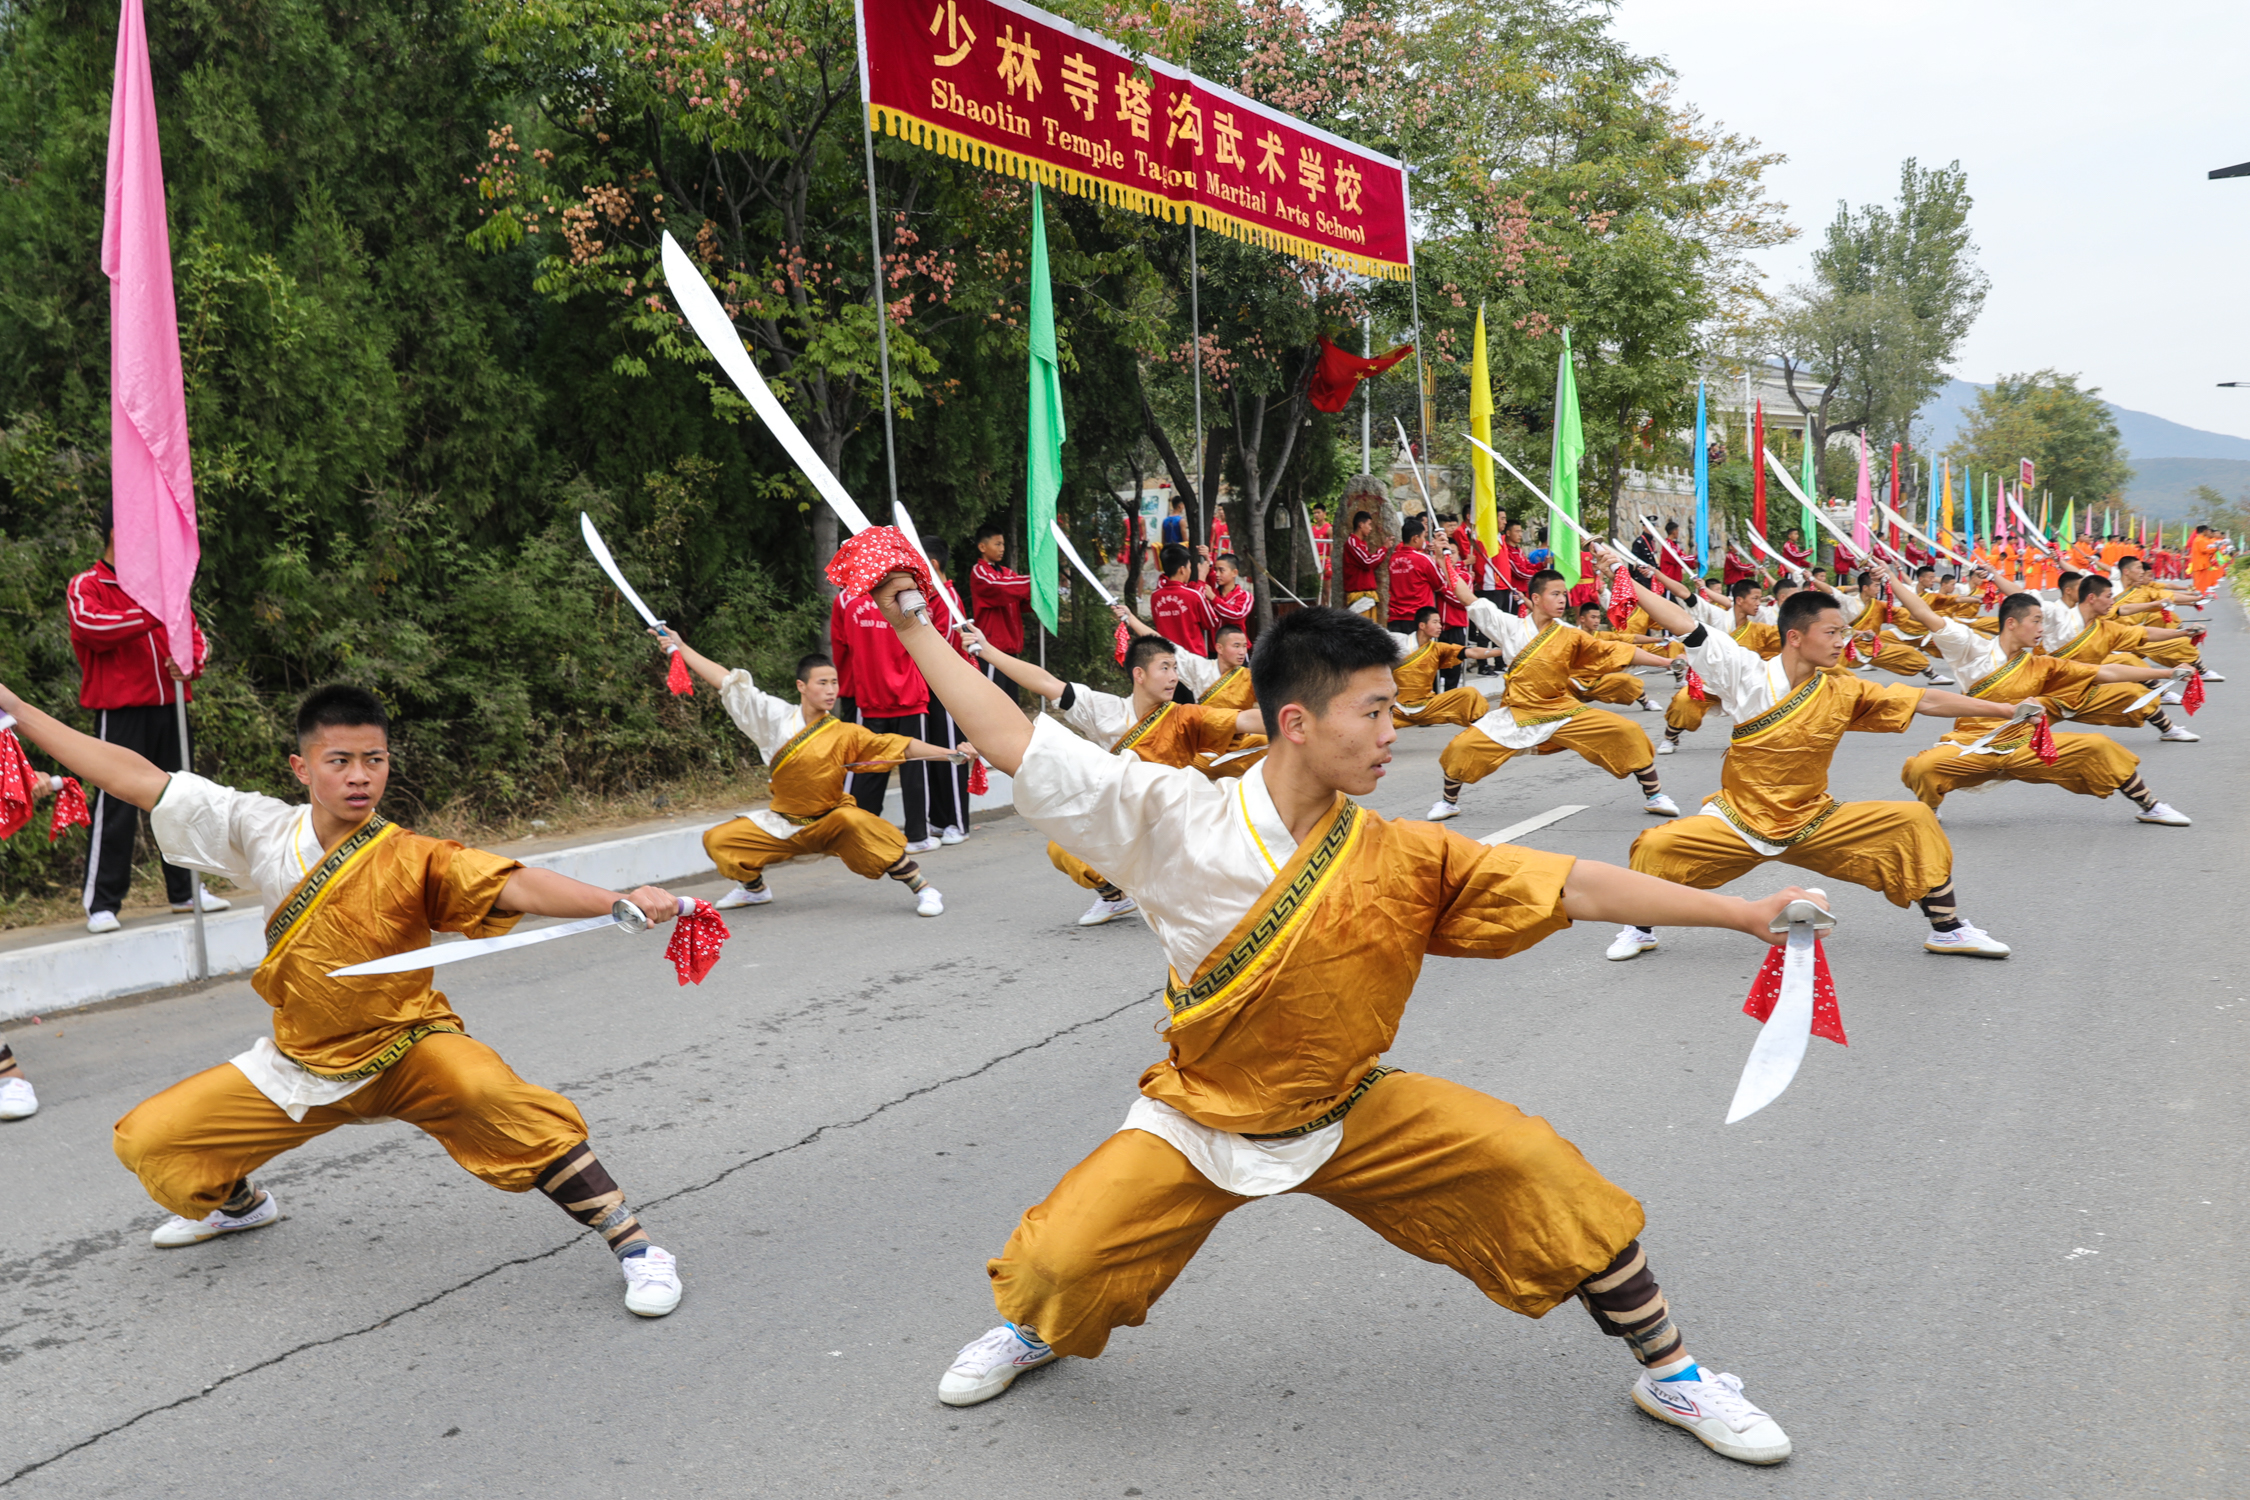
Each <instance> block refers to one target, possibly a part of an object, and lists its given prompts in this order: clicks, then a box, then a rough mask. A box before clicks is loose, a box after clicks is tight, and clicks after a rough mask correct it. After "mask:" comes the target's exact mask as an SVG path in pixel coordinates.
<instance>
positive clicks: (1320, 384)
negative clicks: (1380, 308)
mask: <svg viewBox="0 0 2250 1500" xmlns="http://www.w3.org/2000/svg"><path fill="white" fill-rule="evenodd" d="M1413 352H1414V346H1413V345H1412V344H1401V345H1399V346H1398V347H1397V348H1396V349H1393V350H1391V351H1390V352H1389V353H1388V354H1378V355H1376V356H1375V357H1374V358H1373V359H1366V358H1362V357H1361V356H1360V355H1357V354H1346V353H1345V352H1344V351H1343V350H1341V349H1339V348H1337V347H1336V346H1335V344H1333V343H1332V342H1330V341H1329V338H1328V335H1327V334H1325V333H1324V334H1322V335H1321V336H1320V364H1319V366H1318V367H1317V368H1316V369H1315V370H1314V371H1313V378H1312V392H1311V396H1310V399H1311V401H1312V404H1313V406H1314V407H1315V408H1316V409H1317V410H1320V411H1342V410H1343V409H1344V406H1345V403H1347V402H1349V401H1350V400H1351V399H1352V392H1353V391H1355V390H1357V389H1358V388H1359V383H1360V382H1361V381H1362V380H1365V379H1367V378H1368V377H1369V376H1371V375H1380V374H1382V373H1383V372H1384V371H1385V370H1388V369H1389V368H1390V367H1391V366H1392V365H1395V364H1397V363H1398V362H1399V361H1400V360H1402V359H1404V358H1406V356H1408V355H1409V354H1412V353H1413Z"/></svg>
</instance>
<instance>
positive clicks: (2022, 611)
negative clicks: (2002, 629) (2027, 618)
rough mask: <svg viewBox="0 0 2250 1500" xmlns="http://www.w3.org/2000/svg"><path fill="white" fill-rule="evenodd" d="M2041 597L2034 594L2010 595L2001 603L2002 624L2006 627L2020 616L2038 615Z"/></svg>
mask: <svg viewBox="0 0 2250 1500" xmlns="http://www.w3.org/2000/svg"><path fill="white" fill-rule="evenodd" d="M2038 610H2039V596H2038V595H2037V594H2033V593H2028V592H2026V593H2021V594H2010V595H2009V596H2008V597H2007V598H2005V599H2003V600H2001V601H2000V623H2001V624H2002V625H2006V624H2007V623H2008V622H2009V621H2010V620H2013V619H2014V618H2016V616H2018V615H2028V614H2036V613H2037V612H2038Z"/></svg>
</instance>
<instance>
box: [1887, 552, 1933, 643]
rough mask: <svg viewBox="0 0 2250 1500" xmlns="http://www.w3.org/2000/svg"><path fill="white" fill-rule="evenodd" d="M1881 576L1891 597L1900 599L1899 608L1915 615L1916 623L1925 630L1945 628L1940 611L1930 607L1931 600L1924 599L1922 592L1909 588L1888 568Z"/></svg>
mask: <svg viewBox="0 0 2250 1500" xmlns="http://www.w3.org/2000/svg"><path fill="white" fill-rule="evenodd" d="M1881 577H1882V580H1883V582H1884V583H1885V584H1886V585H1887V586H1888V587H1889V588H1890V591H1891V597H1892V598H1893V599H1896V600H1897V601H1898V604H1899V608H1901V609H1903V610H1905V611H1906V612H1907V613H1908V614H1910V615H1912V616H1913V617H1914V623H1915V624H1917V625H1919V626H1921V627H1922V629H1923V630H1924V631H1925V632H1927V631H1933V630H1943V629H1944V628H1945V621H1943V620H1941V619H1939V618H1938V612H1937V611H1936V610H1934V609H1932V608H1930V602H1929V600H1927V599H1924V598H1923V597H1922V596H1921V595H1920V594H1917V593H1915V592H1914V590H1912V589H1911V588H1908V587H1907V586H1906V584H1905V582H1904V581H1903V580H1901V579H1900V578H1899V576H1898V574H1896V573H1893V572H1891V571H1890V570H1889V569H1887V568H1886V569H1885V570H1884V571H1883V573H1882V574H1881Z"/></svg>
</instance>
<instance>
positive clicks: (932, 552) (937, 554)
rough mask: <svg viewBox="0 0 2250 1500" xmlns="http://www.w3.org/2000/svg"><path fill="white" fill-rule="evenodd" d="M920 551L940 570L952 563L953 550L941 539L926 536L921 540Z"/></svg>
mask: <svg viewBox="0 0 2250 1500" xmlns="http://www.w3.org/2000/svg"><path fill="white" fill-rule="evenodd" d="M922 550H923V551H924V552H926V553H928V554H929V558H930V561H931V562H934V563H936V564H937V565H938V566H939V567H941V568H942V567H944V566H945V565H946V564H947V563H949V562H951V561H953V549H952V548H951V547H948V546H946V545H945V539H944V538H943V537H934V536H926V537H924V538H922Z"/></svg>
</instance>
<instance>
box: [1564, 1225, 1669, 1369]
mask: <svg viewBox="0 0 2250 1500" xmlns="http://www.w3.org/2000/svg"><path fill="white" fill-rule="evenodd" d="M1578 1300H1579V1301H1581V1302H1583V1303H1585V1304H1586V1311H1588V1312H1590V1313H1592V1314H1593V1315H1594V1322H1595V1323H1596V1324H1598V1325H1599V1326H1600V1328H1601V1331H1602V1332H1604V1333H1606V1334H1609V1335H1610V1336H1611V1337H1613V1338H1621V1339H1623V1340H1624V1341H1625V1346H1626V1347H1627V1348H1629V1349H1631V1350H1632V1351H1633V1358H1635V1359H1637V1360H1639V1361H1640V1362H1641V1363H1642V1364H1644V1365H1660V1364H1663V1363H1664V1362H1665V1361H1666V1360H1669V1359H1671V1358H1672V1357H1673V1356H1674V1355H1675V1354H1676V1353H1677V1352H1678V1351H1679V1348H1680V1345H1681V1344H1682V1343H1684V1342H1685V1340H1684V1339H1683V1338H1682V1336H1681V1334H1680V1330H1679V1329H1678V1328H1677V1327H1675V1326H1674V1325H1673V1322H1672V1309H1671V1306H1670V1305H1669V1304H1668V1303H1666V1302H1665V1300H1664V1290H1663V1288H1661V1287H1659V1286H1658V1285H1657V1284H1656V1274H1655V1273H1654V1272H1652V1271H1651V1270H1649V1268H1648V1257H1647V1256H1646V1255H1644V1254H1642V1253H1641V1242H1640V1241H1639V1240H1635V1241H1633V1242H1632V1243H1631V1244H1629V1245H1627V1246H1626V1247H1625V1248H1624V1249H1622V1250H1620V1251H1618V1252H1617V1259H1615V1260H1613V1261H1611V1262H1610V1263H1609V1268H1608V1269H1607V1270H1605V1271H1603V1272H1602V1273H1601V1274H1600V1275H1599V1276H1589V1277H1587V1278H1586V1280H1585V1281H1583V1282H1582V1283H1580V1284H1579V1288H1578Z"/></svg>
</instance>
